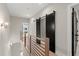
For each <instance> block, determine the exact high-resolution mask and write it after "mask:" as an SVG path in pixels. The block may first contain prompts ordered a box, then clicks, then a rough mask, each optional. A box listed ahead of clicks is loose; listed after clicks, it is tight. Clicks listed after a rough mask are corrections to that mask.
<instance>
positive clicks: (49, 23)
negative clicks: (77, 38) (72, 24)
mask: <svg viewBox="0 0 79 59" xmlns="http://www.w3.org/2000/svg"><path fill="white" fill-rule="evenodd" d="M70 5H71V3H3V4H1V3H0V56H71V55H72V53H71V42H70V41H71V39H69V37H68V26H67V25H68V14H69V13H68V7H69V6H70ZM69 34H70V33H69Z"/></svg>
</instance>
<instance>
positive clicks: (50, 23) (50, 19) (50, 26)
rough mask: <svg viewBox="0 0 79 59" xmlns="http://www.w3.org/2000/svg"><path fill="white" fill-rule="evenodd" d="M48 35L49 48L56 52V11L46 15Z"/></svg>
mask: <svg viewBox="0 0 79 59" xmlns="http://www.w3.org/2000/svg"><path fill="white" fill-rule="evenodd" d="M46 37H48V38H49V39H50V40H49V49H50V50H51V51H52V52H55V11H54V12H53V13H51V14H49V15H46Z"/></svg>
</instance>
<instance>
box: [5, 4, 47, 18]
mask: <svg viewBox="0 0 79 59" xmlns="http://www.w3.org/2000/svg"><path fill="white" fill-rule="evenodd" d="M47 5H48V4H46V3H42V4H41V3H8V4H7V6H8V9H9V12H10V14H11V16H17V17H24V18H30V17H32V16H33V15H35V14H36V13H38V12H39V11H40V10H41V9H42V8H44V7H45V6H47Z"/></svg>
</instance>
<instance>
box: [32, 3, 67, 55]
mask: <svg viewBox="0 0 79 59" xmlns="http://www.w3.org/2000/svg"><path fill="white" fill-rule="evenodd" d="M53 10H55V11H56V54H57V55H68V53H67V52H68V49H67V6H66V5H65V4H51V5H49V6H47V7H45V8H44V9H42V10H41V11H40V12H39V13H38V14H36V15H35V16H34V17H33V18H34V19H36V18H39V17H40V16H44V15H46V14H49V13H51V12H53ZM31 24H32V26H33V27H32V29H33V30H32V32H35V30H36V27H35V24H36V23H35V22H32V23H31ZM34 29H35V30H34Z"/></svg>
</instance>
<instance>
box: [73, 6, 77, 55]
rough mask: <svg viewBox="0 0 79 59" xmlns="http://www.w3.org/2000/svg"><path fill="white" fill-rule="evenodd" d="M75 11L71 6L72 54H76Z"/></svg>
mask: <svg viewBox="0 0 79 59" xmlns="http://www.w3.org/2000/svg"><path fill="white" fill-rule="evenodd" d="M77 23H78V19H77V13H76V11H75V10H74V8H72V56H74V55H76V50H77V42H78V40H77V37H78V30H77Z"/></svg>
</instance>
